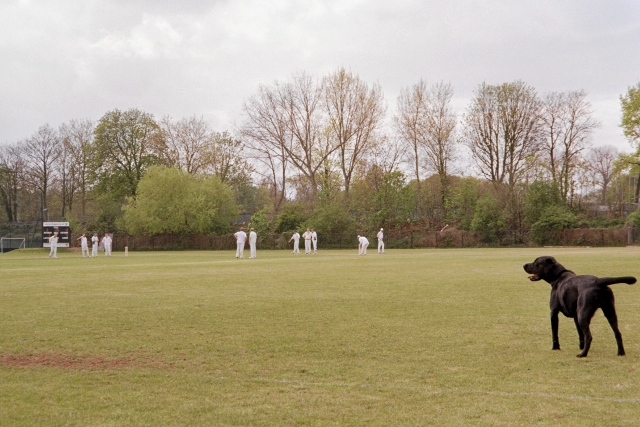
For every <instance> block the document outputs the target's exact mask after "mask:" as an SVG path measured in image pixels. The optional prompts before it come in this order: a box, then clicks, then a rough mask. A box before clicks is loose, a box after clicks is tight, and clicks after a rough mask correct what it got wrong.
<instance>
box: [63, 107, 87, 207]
mask: <svg viewBox="0 0 640 427" xmlns="http://www.w3.org/2000/svg"><path fill="white" fill-rule="evenodd" d="M93 127H94V126H93V122H91V120H71V121H70V122H69V123H68V124H63V125H62V126H60V130H59V132H60V137H61V139H62V145H63V149H64V151H65V152H66V153H67V154H68V155H69V156H70V159H69V160H70V162H72V165H73V175H72V176H73V179H74V183H75V185H77V187H78V190H79V191H80V205H81V207H82V215H85V214H86V203H87V197H88V192H89V189H90V188H91V185H90V184H89V171H90V165H91V163H92V162H91V160H92V159H91V157H90V156H91V147H92V144H93ZM71 196H72V197H71V199H70V200H69V201H68V206H69V210H71V208H72V203H73V193H71ZM63 216H64V215H63Z"/></svg>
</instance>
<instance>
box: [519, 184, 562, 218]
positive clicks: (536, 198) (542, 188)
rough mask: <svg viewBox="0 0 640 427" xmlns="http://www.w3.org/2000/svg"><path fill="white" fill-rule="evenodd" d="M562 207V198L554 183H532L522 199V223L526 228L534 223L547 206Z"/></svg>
mask: <svg viewBox="0 0 640 427" xmlns="http://www.w3.org/2000/svg"><path fill="white" fill-rule="evenodd" d="M560 205H562V196H561V195H560V190H559V189H558V184H557V183H556V182H544V181H534V182H533V183H532V184H531V185H529V187H528V188H527V193H526V195H525V198H524V221H525V224H526V225H527V226H529V227H530V226H532V225H533V224H534V223H536V222H537V221H538V220H539V219H540V217H541V216H542V213H543V212H544V211H545V209H547V208H548V207H549V206H560Z"/></svg>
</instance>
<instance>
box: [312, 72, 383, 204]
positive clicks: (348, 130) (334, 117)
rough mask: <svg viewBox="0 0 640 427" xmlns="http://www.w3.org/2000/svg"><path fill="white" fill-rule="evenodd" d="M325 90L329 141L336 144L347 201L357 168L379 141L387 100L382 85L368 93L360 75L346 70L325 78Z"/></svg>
mask: <svg viewBox="0 0 640 427" xmlns="http://www.w3.org/2000/svg"><path fill="white" fill-rule="evenodd" d="M323 86H324V90H325V94H324V107H325V109H326V112H327V116H328V126H329V129H330V130H331V136H330V137H331V138H332V139H334V140H335V146H336V147H337V153H338V156H339V159H340V162H339V163H340V169H341V171H342V177H343V179H344V183H343V185H344V191H345V196H346V197H347V198H348V197H349V188H350V186H351V180H352V179H353V173H354V171H355V169H356V166H357V165H358V162H359V161H360V160H361V159H362V158H363V157H364V156H366V155H367V153H368V152H369V151H370V150H371V148H372V147H373V145H374V143H375V141H376V137H375V134H376V131H377V130H378V128H379V127H380V125H381V123H382V120H383V118H384V115H385V111H386V107H385V105H384V96H383V93H382V88H381V87H380V85H378V84H374V85H373V86H372V87H371V89H369V87H368V86H367V84H366V83H365V82H363V81H362V80H361V79H360V78H359V77H358V76H357V75H354V74H353V73H351V72H349V71H347V70H345V69H344V68H340V69H338V70H337V71H336V72H335V73H332V74H330V75H329V76H327V77H325V79H324V84H323ZM326 146H327V147H332V144H327V145H326Z"/></svg>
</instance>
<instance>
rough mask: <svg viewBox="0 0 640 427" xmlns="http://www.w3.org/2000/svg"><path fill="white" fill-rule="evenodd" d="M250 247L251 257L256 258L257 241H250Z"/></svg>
mask: <svg viewBox="0 0 640 427" xmlns="http://www.w3.org/2000/svg"><path fill="white" fill-rule="evenodd" d="M249 248H250V249H251V256H250V257H249V258H255V257H256V243H255V242H250V243H249Z"/></svg>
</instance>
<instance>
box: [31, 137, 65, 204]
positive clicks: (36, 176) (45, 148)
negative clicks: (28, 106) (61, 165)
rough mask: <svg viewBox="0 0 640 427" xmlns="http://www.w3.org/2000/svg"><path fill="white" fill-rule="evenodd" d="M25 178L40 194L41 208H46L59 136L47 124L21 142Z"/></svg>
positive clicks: (58, 145)
mask: <svg viewBox="0 0 640 427" xmlns="http://www.w3.org/2000/svg"><path fill="white" fill-rule="evenodd" d="M22 147H23V151H22V153H23V158H24V161H25V166H26V167H25V172H26V173H25V176H26V178H27V180H28V181H29V182H30V183H31V184H32V185H33V186H34V187H35V188H36V189H37V190H38V191H39V192H40V194H41V195H42V208H43V209H47V206H48V204H47V201H48V196H49V188H50V187H51V184H52V182H53V179H54V177H55V175H54V174H55V163H56V161H57V160H58V158H59V157H60V137H59V135H58V133H57V132H56V131H55V130H54V129H53V128H52V127H51V126H49V125H48V124H45V125H44V126H41V127H40V128H39V129H38V131H37V132H36V133H34V134H33V135H32V136H31V137H30V138H28V139H27V140H26V141H24V142H23V143H22Z"/></svg>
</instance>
